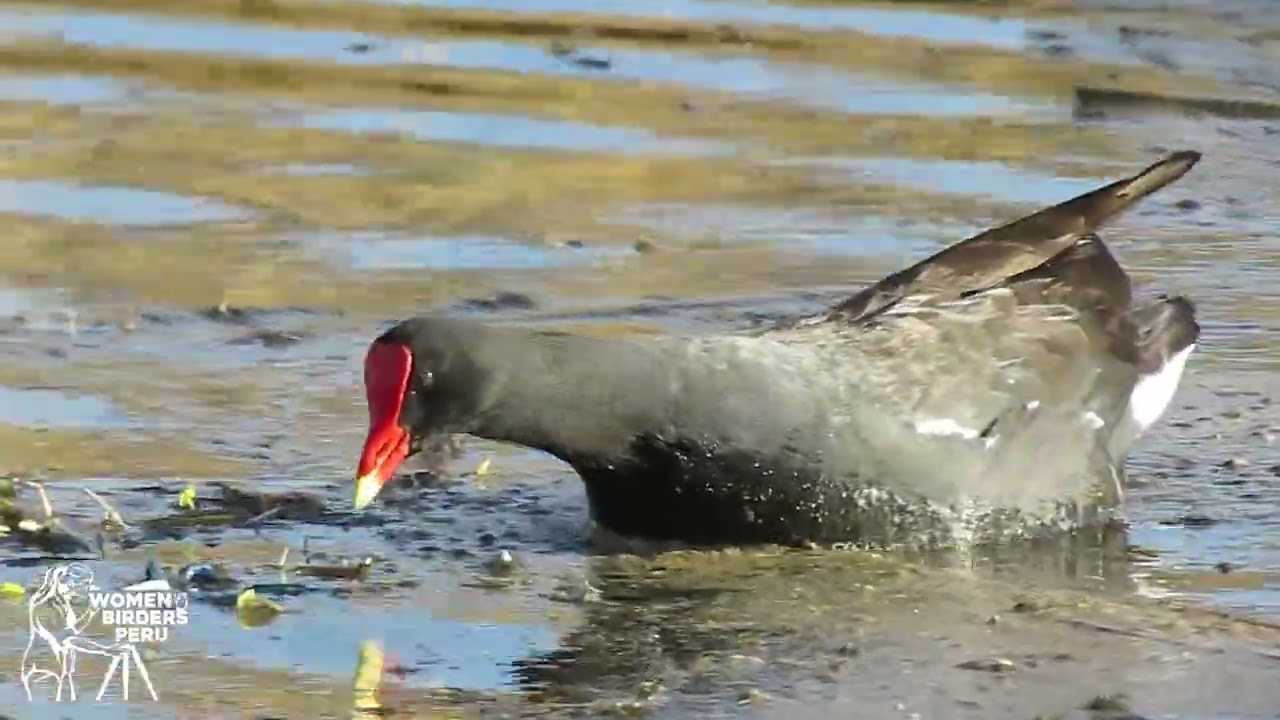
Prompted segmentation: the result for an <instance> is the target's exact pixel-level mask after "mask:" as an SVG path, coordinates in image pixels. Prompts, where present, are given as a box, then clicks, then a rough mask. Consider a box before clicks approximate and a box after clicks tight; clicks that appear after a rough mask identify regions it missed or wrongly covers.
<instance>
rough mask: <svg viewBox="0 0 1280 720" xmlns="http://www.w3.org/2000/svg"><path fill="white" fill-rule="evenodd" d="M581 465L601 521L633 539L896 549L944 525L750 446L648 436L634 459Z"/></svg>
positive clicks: (913, 505)
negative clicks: (712, 445) (747, 448)
mask: <svg viewBox="0 0 1280 720" xmlns="http://www.w3.org/2000/svg"><path fill="white" fill-rule="evenodd" d="M573 465H574V467H575V469H576V470H577V471H578V474H579V475H581V476H582V478H583V480H584V481H585V483H586V489H587V498H588V501H589V503H590V506H591V513H592V518H593V519H594V520H595V521H596V522H597V523H599V524H600V525H602V526H604V527H606V528H608V529H609V530H611V531H613V532H616V533H618V534H621V535H627V536H633V537H642V538H649V539H654V540H677V541H682V542H686V543H694V544H752V543H779V544H784V545H802V544H809V543H817V544H825V543H834V542H856V543H861V544H867V545H872V546H889V545H900V544H903V543H906V542H908V541H910V542H909V544H913V545H914V544H920V541H923V542H924V543H926V544H927V543H931V542H933V537H932V536H933V535H936V533H937V532H938V531H939V530H940V529H941V528H942V527H943V525H944V524H942V523H940V522H939V519H938V518H937V517H935V516H934V514H933V513H932V512H931V511H929V510H927V509H926V506H925V505H924V504H923V503H919V502H912V501H910V500H903V499H899V498H894V497H893V496H891V495H889V494H887V493H883V492H882V491H878V490H876V489H875V488H873V487H872V486H871V485H870V484H864V483H860V482H857V480H856V479H853V478H840V479H832V478H828V477H825V476H824V475H822V474H821V472H819V471H818V470H817V469H816V468H814V467H813V466H812V465H810V464H808V463H803V462H788V461H787V459H786V458H777V457H772V458H766V457H760V456H759V455H758V454H756V453H752V452H750V451H740V450H732V451H726V450H724V449H707V448H702V447H697V446H694V445H692V444H684V445H676V444H673V443H668V442H663V441H657V440H652V439H644V440H638V441H637V442H636V444H635V445H634V446H633V452H632V453H631V455H630V456H629V457H628V458H626V459H624V460H619V461H608V460H605V461H602V460H595V459H591V460H578V461H577V462H574V463H573Z"/></svg>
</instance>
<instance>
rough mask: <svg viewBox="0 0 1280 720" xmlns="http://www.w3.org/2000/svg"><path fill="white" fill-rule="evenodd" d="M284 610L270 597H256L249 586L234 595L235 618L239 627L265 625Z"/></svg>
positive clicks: (256, 594)
mask: <svg viewBox="0 0 1280 720" xmlns="http://www.w3.org/2000/svg"><path fill="white" fill-rule="evenodd" d="M282 612H284V607H282V606H281V605H280V604H279V603H277V602H276V601H274V600H271V599H270V598H264V597H258V593H256V592H254V590H253V588H249V589H248V590H245V591H244V592H242V593H240V595H239V596H237V597H236V619H237V620H239V621H240V625H241V627H260V626H262V625H266V624H267V623H269V622H271V621H272V620H274V619H275V618H276V616H277V615H279V614H280V613H282Z"/></svg>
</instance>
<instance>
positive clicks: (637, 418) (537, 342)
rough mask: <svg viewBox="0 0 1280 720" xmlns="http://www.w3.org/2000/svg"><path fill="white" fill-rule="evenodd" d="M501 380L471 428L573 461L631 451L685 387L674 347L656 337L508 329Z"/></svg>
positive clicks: (495, 361) (498, 361)
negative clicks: (637, 437)
mask: <svg viewBox="0 0 1280 720" xmlns="http://www.w3.org/2000/svg"><path fill="white" fill-rule="evenodd" d="M507 332H508V333H509V334H507V335H506V336H505V337H504V338H503V342H501V343H499V344H498V345H496V346H495V350H497V351H498V352H499V354H500V355H501V357H495V358H493V364H494V366H495V367H497V368H500V370H499V371H498V372H496V373H495V379H496V382H495V384H494V387H493V388H492V389H491V391H490V392H491V395H490V398H489V402H488V403H487V404H486V407H485V408H484V410H483V411H482V412H481V413H480V416H479V417H478V419H477V422H476V423H475V425H474V427H473V428H472V429H471V430H470V434H472V435H475V436H477V437H483V438H486V439H490V440H496V441H499V442H509V443H515V444H518V445H524V446H526V447H531V448H535V449H538V450H542V451H545V452H548V453H550V454H552V455H554V456H556V457H559V458H560V459H562V460H565V461H566V462H570V463H573V462H575V460H578V459H581V458H582V457H583V456H584V455H585V456H592V457H596V458H607V457H617V456H620V455H622V454H624V453H625V452H626V451H627V449H628V447H629V446H630V444H631V442H632V441H633V439H634V438H635V436H636V435H637V434H638V433H643V432H651V431H655V430H657V429H658V428H660V427H662V425H663V424H664V422H665V421H666V419H667V413H668V412H669V409H670V406H671V397H672V395H673V394H674V393H676V392H678V390H679V377H678V374H677V371H676V363H674V362H673V360H672V353H671V352H670V350H669V348H667V347H666V346H665V345H663V344H661V343H655V342H653V341H651V340H650V339H649V338H644V337H635V338H597V337H587V336H580V335H573V334H561V333H540V332H535V331H529V330H518V331H517V330H508V331H507Z"/></svg>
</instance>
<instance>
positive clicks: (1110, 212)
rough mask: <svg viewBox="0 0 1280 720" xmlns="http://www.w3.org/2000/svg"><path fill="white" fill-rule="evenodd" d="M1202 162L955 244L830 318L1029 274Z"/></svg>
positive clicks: (1187, 156) (1181, 160)
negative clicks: (918, 296)
mask: <svg viewBox="0 0 1280 720" xmlns="http://www.w3.org/2000/svg"><path fill="white" fill-rule="evenodd" d="M1199 160H1200V153H1198V152H1194V151H1190V150H1185V151H1180V152H1175V153H1172V154H1170V155H1169V156H1167V157H1165V158H1164V159H1162V160H1160V161H1159V162H1157V163H1155V164H1153V165H1151V166H1149V167H1147V168H1146V169H1144V170H1142V171H1141V172H1139V173H1137V174H1136V175H1133V176H1132V177H1128V178H1125V179H1123V180H1119V181H1116V182H1114V183H1111V184H1110V185H1106V186H1104V187H1101V188H1098V189H1096V190H1093V191H1091V192H1088V193H1085V194H1084V195H1080V196H1077V197H1075V198H1072V199H1070V200H1067V201H1066V202H1063V203H1060V204H1058V205H1054V206H1052V207H1049V208H1045V209H1043V210H1040V211H1039V212H1036V213H1033V214H1031V215H1028V216H1026V217H1023V218H1021V219H1019V220H1015V221H1013V222H1011V223H1008V224H1006V225H1003V226H1000V227H996V228H992V229H990V230H987V231H985V232H982V233H980V234H978V235H975V236H973V237H971V238H968V239H967V240H964V241H962V242H959V243H956V244H954V245H951V246H949V247H947V248H946V249H944V250H942V251H940V252H938V253H936V254H934V255H932V256H930V257H928V258H925V259H924V260H921V261H920V262H918V263H916V264H915V265H912V266H911V267H909V268H906V269H904V270H901V271H899V272H896V273H894V274H892V275H889V276H888V277H886V278H884V279H882V280H880V281H879V282H877V283H876V284H875V285H872V286H871V287H868V288H866V289H864V290H862V291H861V292H859V293H857V294H856V295H854V296H852V297H850V298H848V299H847V300H845V301H843V302H841V303H839V304H838V305H836V306H835V307H833V308H832V309H831V311H830V312H829V313H828V314H827V315H826V319H828V320H831V321H837V322H845V323H851V324H852V323H859V322H864V321H866V320H867V319H869V318H872V317H874V316H875V315H876V314H878V313H881V312H884V311H885V310H886V309H887V308H890V307H892V306H893V305H894V304H895V303H898V302H900V301H902V300H903V299H905V298H907V297H910V296H914V295H919V294H924V293H931V294H942V295H946V296H950V297H958V296H960V295H963V294H965V293H970V292H975V291H978V290H981V289H983V288H987V287H991V286H993V285H996V284H998V283H1000V282H1002V281H1004V280H1005V279H1006V278H1010V277H1013V276H1016V275H1018V274H1020V273H1025V272H1029V271H1032V270H1034V269H1035V268H1037V267H1039V266H1041V265H1042V264H1044V263H1046V262H1049V261H1050V260H1052V259H1053V258H1055V257H1057V256H1058V255H1059V254H1061V253H1062V252H1064V251H1066V250H1068V249H1069V248H1071V247H1072V246H1073V245H1075V244H1077V243H1078V242H1080V241H1081V240H1083V239H1085V237H1086V236H1088V235H1090V234H1092V233H1093V232H1094V231H1096V230H1097V229H1098V228H1099V227H1101V226H1102V225H1103V224H1104V223H1106V222H1107V221H1109V220H1111V219H1113V218H1115V217H1116V216H1118V215H1120V214H1121V213H1123V212H1124V211H1125V210H1128V209H1129V208H1130V207H1132V206H1133V205H1134V204H1135V203H1137V202H1138V201H1140V200H1142V199H1143V198H1145V197H1147V196H1148V195H1151V194H1152V193H1154V192H1156V191H1157V190H1160V189H1161V188H1163V187H1165V186H1167V185H1169V184H1170V183H1172V182H1174V181H1176V180H1177V179H1179V178H1181V177H1182V176H1183V175H1185V174H1186V173H1187V172H1188V171H1189V170H1190V169H1191V168H1192V167H1194V166H1195V164H1196V163H1197V162H1199Z"/></svg>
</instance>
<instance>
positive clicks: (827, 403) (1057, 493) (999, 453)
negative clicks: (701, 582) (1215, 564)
mask: <svg viewBox="0 0 1280 720" xmlns="http://www.w3.org/2000/svg"><path fill="white" fill-rule="evenodd" d="M1199 159H1200V154H1199V153H1197V152H1192V151H1183V152H1177V153H1173V154H1171V155H1169V156H1168V157H1166V158H1164V159H1163V160H1161V161H1159V162H1157V163H1155V164H1154V165H1151V166H1150V167H1148V168H1146V169H1145V170H1143V171H1142V172H1140V173H1138V174H1136V175H1134V176H1133V177H1130V178H1127V179H1125V180H1120V181H1118V182H1115V183H1112V184H1110V185H1107V186H1105V187H1102V188H1099V189H1097V190H1094V191H1092V192H1089V193H1087V194H1084V195H1081V196H1079V197H1076V198H1074V199H1071V200H1068V201H1066V202H1064V203H1062V204H1060V205H1056V206H1053V207H1050V208H1047V209H1044V210H1041V211H1039V212H1037V213H1035V214H1033V215H1029V216H1027V217H1024V218H1022V219H1020V220H1017V221H1015V222H1012V223H1010V224H1007V225H1004V226H1001V227H998V228H994V229H991V230H988V231H986V232H983V233H981V234H979V235H976V236H974V237H972V238H969V239H967V240H965V241H963V242H960V243H957V244H955V245H952V246H950V247H948V248H946V249H945V250H942V251H941V252H939V253H937V254H935V255H933V256H932V257H929V258H927V259H925V260H923V261H921V262H919V263H917V264H916V265H913V266H912V267H910V268H907V269H905V270H902V271H900V272H897V273H895V274H893V275H890V276H888V277H886V278H884V279H883V280H881V281H879V282H878V283H876V284H875V285H873V286H871V287H868V288H866V289H864V290H862V291H861V292H859V293H857V294H856V295H854V296H853V297H851V298H849V299H847V300H845V301H844V302H841V303H839V304H838V305H837V306H835V307H834V308H831V309H830V310H829V311H827V312H824V313H822V314H821V315H818V316H815V317H810V318H804V319H801V320H798V321H792V322H781V323H778V324H776V325H774V326H771V327H769V328H767V329H765V330H756V331H752V332H746V333H739V332H733V333H724V334H713V335H703V336H643V337H626V338H608V339H605V338H597V337H585V336H579V335H575V334H570V333H564V332H549V331H545V330H538V329H530V328H522V327H511V326H501V325H494V324H486V323H482V322H478V321H471V320H462V319H452V318H447V317H416V318H413V319H410V320H406V321H403V322H401V323H399V324H397V325H395V326H394V327H392V328H391V329H389V330H387V331H386V332H385V333H383V334H382V335H381V336H379V337H378V338H377V339H376V340H374V341H373V344H372V345H371V347H370V348H369V351H368V354H367V356H366V358H365V387H366V393H367V400H368V405H369V417H370V428H369V434H368V439H367V440H366V442H365V445H364V452H363V454H362V455H361V457H360V463H359V468H358V471H357V478H358V479H357V480H356V493H355V506H356V508H363V507H365V506H367V505H368V504H369V503H370V502H372V501H373V500H374V498H375V497H376V496H377V494H378V492H379V490H380V489H381V487H382V485H383V484H384V483H385V482H386V481H387V480H388V479H389V478H390V477H391V476H392V474H393V473H394V472H395V471H396V468H397V467H398V466H399V465H400V464H401V463H402V462H403V461H404V460H405V458H407V457H408V456H410V455H412V454H414V453H415V452H417V451H418V448H420V447H421V444H422V443H423V442H424V441H425V440H430V439H432V438H436V437H439V435H440V434H443V433H466V434H471V435H474V436H478V437H483V438H489V439H492V440H498V441H505V442H511V443H516V444H519V445H524V446H528V447H530V448H536V449H538V450H542V451H545V452H547V453H550V454H551V455H554V456H555V457H558V458H560V459H562V460H564V461H565V462H566V463H568V464H569V465H570V466H571V467H573V469H574V470H575V471H577V473H578V475H579V476H581V477H582V479H583V481H584V482H585V484H586V492H587V498H588V501H589V505H590V509H591V514H592V517H593V518H594V520H595V521H596V522H597V523H598V524H600V525H602V526H603V527H605V528H607V529H609V530H611V531H613V532H615V533H618V534H621V535H628V536H636V537H643V538H649V539H668V540H679V541H684V542H688V543H699V544H700V543H752V542H777V543H784V544H807V543H819V544H826V543H833V542H846V543H858V544H862V545H867V546H880V547H884V546H900V545H910V546H920V545H937V544H942V545H949V544H952V543H955V542H957V541H965V540H969V541H972V540H975V539H980V538H986V537H990V538H999V537H1008V536H1009V535H1018V534H1026V533H1030V532H1035V531H1038V530H1041V529H1044V528H1046V527H1050V528H1053V527H1063V528H1070V527H1074V526H1076V525H1078V524H1079V523H1081V522H1082V520H1084V519H1085V518H1086V517H1096V511H1098V510H1100V509H1101V510H1104V511H1105V510H1108V509H1112V508H1115V507H1116V506H1117V505H1118V503H1119V500H1120V494H1121V489H1122V488H1123V485H1124V463H1125V459H1126V456H1127V455H1128V453H1129V450H1130V447H1131V446H1132V445H1133V443H1134V441H1135V440H1136V439H1137V438H1138V437H1139V435H1140V434H1142V433H1143V432H1144V431H1145V430H1147V429H1148V428H1149V427H1151V425H1152V424H1153V423H1155V422H1156V420H1157V419H1159V418H1160V416H1161V415H1162V414H1163V413H1164V411H1165V409H1166V408H1167V406H1168V405H1169V402H1170V401H1171V399H1172V397H1173V394H1174V392H1175V390H1176V388H1177V385H1178V381H1179V378H1180V376H1181V374H1182V371H1183V368H1184V365H1185V363H1186V360H1187V357H1188V355H1189V354H1190V353H1191V351H1192V350H1193V349H1194V348H1195V343H1196V341H1197V339H1198V336H1199V332H1200V328H1199V326H1198V325H1197V324H1196V321H1195V310H1194V307H1193V306H1192V304H1191V303H1190V302H1189V301H1188V300H1186V299H1185V298H1182V297H1164V296H1160V297H1156V298H1153V299H1149V300H1145V301H1140V302H1135V300H1134V298H1133V295H1132V292H1131V288H1130V281H1129V277H1128V276H1127V275H1126V274H1125V272H1124V270H1123V269H1121V267H1120V266H1119V264H1118V263H1117V262H1116V260H1115V258H1114V257H1112V255H1111V253H1110V252H1109V251H1108V249H1107V247H1106V245H1104V244H1103V242H1102V240H1101V239H1100V238H1099V237H1098V236H1097V235H1096V234H1094V231H1095V230H1096V229H1097V228H1098V227H1099V226H1100V225H1101V224H1102V223H1104V222H1105V221H1107V220H1108V219H1110V218H1112V217H1115V216H1116V215H1117V214H1119V213H1121V212H1122V211H1124V210H1126V209H1127V208H1129V207H1130V206H1132V205H1133V204H1134V203H1136V202H1137V201H1139V200H1140V199H1142V198H1143V197H1145V196H1147V195H1149V194H1151V193H1153V192H1155V191H1157V190H1159V189H1160V188H1162V187H1164V186H1166V185H1168V184H1169V183H1171V182H1173V181H1175V180H1177V179H1178V178H1180V177H1181V176H1182V175H1184V174H1185V173H1186V172H1187V171H1188V170H1190V169H1191V168H1192V167H1193V166H1194V165H1195V164H1196V162H1197V161H1198V160H1199Z"/></svg>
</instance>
